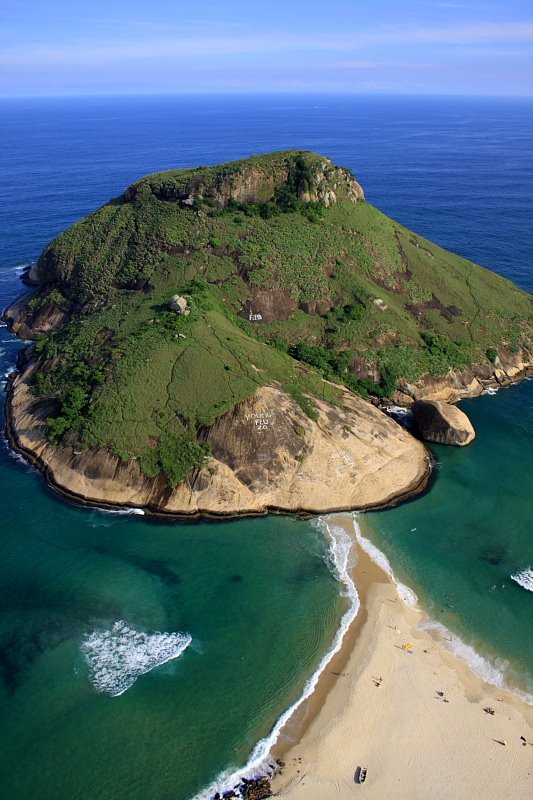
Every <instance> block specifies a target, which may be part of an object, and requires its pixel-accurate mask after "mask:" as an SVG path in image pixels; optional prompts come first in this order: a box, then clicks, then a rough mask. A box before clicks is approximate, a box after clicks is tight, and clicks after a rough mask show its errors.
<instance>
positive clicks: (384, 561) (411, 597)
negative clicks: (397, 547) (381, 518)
mask: <svg viewBox="0 0 533 800" xmlns="http://www.w3.org/2000/svg"><path fill="white" fill-rule="evenodd" d="M353 524H354V528H355V535H356V538H357V542H358V544H359V545H360V547H361V549H362V550H364V551H365V553H366V554H367V555H369V556H370V558H371V559H372V561H373V562H374V563H375V564H377V565H378V567H381V569H382V570H383V572H386V573H387V575H388V576H389V578H390V579H391V580H392V582H393V583H394V585H395V586H396V591H397V592H398V595H399V596H400V597H401V599H402V600H403V601H404V603H407V605H409V606H411V607H412V608H415V609H417V610H419V609H418V597H417V596H416V594H415V593H414V592H413V590H412V589H409V587H408V586H405V584H403V583H400V581H398V580H396V576H395V575H394V572H393V571H392V567H391V565H390V561H389V559H388V558H387V556H386V555H385V553H382V552H381V550H379V549H378V548H377V547H376V545H375V544H373V543H372V542H371V541H370V539H367V538H366V537H365V536H363V534H362V533H361V528H360V527H359V524H358V522H357V519H356V514H354V515H353Z"/></svg>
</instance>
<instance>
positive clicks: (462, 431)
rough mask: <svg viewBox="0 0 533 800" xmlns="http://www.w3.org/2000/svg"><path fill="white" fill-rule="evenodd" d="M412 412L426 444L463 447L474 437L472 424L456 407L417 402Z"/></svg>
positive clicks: (434, 402)
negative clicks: (433, 443)
mask: <svg viewBox="0 0 533 800" xmlns="http://www.w3.org/2000/svg"><path fill="white" fill-rule="evenodd" d="M412 411H413V416H414V418H415V422H416V424H417V425H418V428H419V430H420V433H421V434H422V436H423V438H424V439H425V440H426V441H427V442H435V443H437V444H453V445H458V446H459V447H463V446H464V445H467V444H470V442H471V441H472V440H473V439H474V438H475V436H476V432H475V430H474V428H473V426H472V423H471V422H470V420H469V419H468V417H467V416H466V414H465V413H464V411H461V410H460V409H459V408H457V407H456V406H451V405H449V404H448V403H440V402H438V401H428V400H417V401H416V402H415V403H413V407H412Z"/></svg>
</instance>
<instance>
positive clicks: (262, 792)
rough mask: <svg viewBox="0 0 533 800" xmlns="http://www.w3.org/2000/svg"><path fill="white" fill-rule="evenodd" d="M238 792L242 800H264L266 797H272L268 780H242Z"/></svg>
mask: <svg viewBox="0 0 533 800" xmlns="http://www.w3.org/2000/svg"><path fill="white" fill-rule="evenodd" d="M239 791H240V793H241V797H244V800H265V799H266V798H267V797H272V789H271V788H270V781H269V780H268V778H254V779H252V780H246V779H243V782H242V783H241V785H240V786H239Z"/></svg>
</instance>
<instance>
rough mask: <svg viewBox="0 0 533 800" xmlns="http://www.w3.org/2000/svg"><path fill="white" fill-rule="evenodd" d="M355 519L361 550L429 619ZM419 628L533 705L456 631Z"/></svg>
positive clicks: (434, 624) (432, 624)
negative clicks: (362, 531)
mask: <svg viewBox="0 0 533 800" xmlns="http://www.w3.org/2000/svg"><path fill="white" fill-rule="evenodd" d="M352 518H353V524H354V529H355V536H356V539H357V543H358V544H359V546H360V547H361V549H362V550H364V551H365V553H367V555H369V556H370V558H371V559H372V561H374V563H375V564H377V566H378V567H380V568H381V569H382V570H383V571H384V572H386V573H387V575H388V576H389V577H390V579H391V580H392V581H393V583H394V584H395V586H396V589H397V592H398V595H399V597H400V598H401V599H402V600H403V602H404V603H406V604H407V605H409V606H411V608H414V609H415V610H416V611H422V613H424V615H425V612H424V611H423V609H421V608H419V606H418V597H417V595H416V594H415V592H413V590H412V589H410V588H409V587H408V586H405V585H404V584H403V583H400V581H398V580H397V578H396V576H395V575H394V572H393V570H392V567H391V564H390V561H389V559H388V558H387V556H386V555H385V553H383V552H382V551H381V550H379V549H378V548H377V547H376V545H375V544H374V543H373V542H371V541H370V539H367V538H366V537H365V536H363V534H362V533H361V528H360V527H359V524H358V521H357V518H358V512H356V511H354V512H353V514H352ZM511 577H513V576H511ZM415 627H416V629H417V630H421V631H426V632H428V633H430V634H431V631H436V632H437V633H438V634H439V637H440V638H439V640H438V645H439V646H440V647H442V648H443V649H444V650H446V651H447V652H449V653H451V654H452V655H454V656H455V657H456V658H460V659H461V660H462V661H465V662H466V664H468V667H469V668H470V670H471V671H472V672H473V673H474V675H476V676H477V677H478V678H481V680H482V681H484V682H485V683H490V684H491V685H492V686H496V688H498V689H502V690H504V691H507V692H511V693H512V694H514V695H516V696H517V697H519V698H520V700H522V701H523V702H524V703H526V704H527V705H529V706H531V705H533V695H531V694H528V693H527V692H523V691H521V690H520V689H518V688H515V687H513V686H510V685H509V684H508V683H507V681H506V680H505V675H504V673H503V671H502V670H500V669H498V667H497V666H494V665H493V664H491V663H490V661H488V660H487V659H486V658H485V657H484V656H482V655H481V654H480V653H478V652H477V650H475V649H474V648H473V647H472V645H469V644H467V643H466V642H465V641H463V639H461V637H460V636H458V635H457V634H456V633H453V631H450V630H449V629H448V628H447V627H446V626H445V625H443V624H442V623H441V622H438V621H437V620H434V619H431V618H430V617H428V616H427V615H425V616H424V619H422V620H420V622H417V624H416V626H415Z"/></svg>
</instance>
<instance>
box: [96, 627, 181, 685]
mask: <svg viewBox="0 0 533 800" xmlns="http://www.w3.org/2000/svg"><path fill="white" fill-rule="evenodd" d="M191 640H192V639H191V636H190V634H188V633H159V632H158V633H144V632H142V631H136V630H135V629H134V628H130V627H129V626H128V625H126V623H125V622H124V621H122V620H119V621H118V622H115V624H114V625H113V627H112V628H111V630H104V629H97V630H95V631H93V632H92V633H91V634H89V635H88V636H87V637H86V638H85V640H84V641H83V643H82V645H81V651H82V653H83V655H84V656H85V660H86V661H87V664H88V666H89V676H90V679H91V683H92V684H93V686H94V688H95V689H96V691H97V692H101V693H102V694H108V695H111V697H118V696H119V695H121V694H124V692H125V691H126V690H127V689H129V688H130V686H132V685H133V684H134V683H135V681H136V680H137V678H138V677H139V675H144V674H146V673H147V672H150V670H152V669H154V667H158V666H160V665H161V664H165V663H166V662H167V661H170V660H171V659H174V658H178V657H179V656H180V655H181V654H182V653H183V651H184V650H185V649H186V648H187V647H188V646H189V645H190V643H191Z"/></svg>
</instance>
